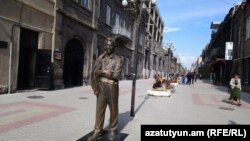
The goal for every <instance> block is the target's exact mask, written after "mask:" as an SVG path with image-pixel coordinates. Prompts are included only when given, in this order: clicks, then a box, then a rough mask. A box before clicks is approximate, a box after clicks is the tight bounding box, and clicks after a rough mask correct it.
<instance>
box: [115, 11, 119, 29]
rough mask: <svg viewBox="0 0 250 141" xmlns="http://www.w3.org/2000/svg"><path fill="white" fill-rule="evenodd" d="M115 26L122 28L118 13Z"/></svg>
mask: <svg viewBox="0 0 250 141" xmlns="http://www.w3.org/2000/svg"><path fill="white" fill-rule="evenodd" d="M115 27H116V28H120V15H119V14H117V13H116V15H115Z"/></svg>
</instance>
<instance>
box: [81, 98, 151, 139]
mask: <svg viewBox="0 0 250 141" xmlns="http://www.w3.org/2000/svg"><path fill="white" fill-rule="evenodd" d="M148 99H149V96H148V95H146V96H145V97H144V100H143V101H142V103H141V104H140V105H139V106H138V107H137V109H136V110H135V114H136V113H137V112H138V111H139V110H140V108H141V107H142V106H143V104H145V102H146V101H147V100H148ZM133 118H134V117H131V116H130V111H126V112H124V113H120V114H119V115H118V120H119V121H118V127H117V137H116V141H123V140H125V138H126V137H127V136H128V134H125V133H121V131H122V130H123V129H124V128H125V127H126V125H127V124H128V123H129V122H130V121H132V120H133ZM108 130H109V127H108V126H106V127H105V128H104V132H103V134H102V135H101V137H99V138H98V140H96V141H107V140H108ZM92 134H93V131H91V132H89V133H88V134H86V135H84V136H83V137H82V138H80V139H79V140H77V141H87V140H88V138H89V137H90V136H91V135H92Z"/></svg>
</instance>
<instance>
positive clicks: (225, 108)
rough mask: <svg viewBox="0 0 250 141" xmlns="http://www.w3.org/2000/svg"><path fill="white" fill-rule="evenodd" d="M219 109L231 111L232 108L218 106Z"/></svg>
mask: <svg viewBox="0 0 250 141" xmlns="http://www.w3.org/2000/svg"><path fill="white" fill-rule="evenodd" d="M219 109H221V110H227V111H233V110H234V109H233V108H228V107H219Z"/></svg>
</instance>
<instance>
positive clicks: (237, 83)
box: [229, 73, 241, 106]
mask: <svg viewBox="0 0 250 141" xmlns="http://www.w3.org/2000/svg"><path fill="white" fill-rule="evenodd" d="M230 87H231V95H230V98H229V99H230V100H231V103H232V104H233V105H237V106H240V105H241V103H240V95H241V80H240V77H239V75H238V74H237V73H236V74H235V75H234V77H233V78H231V80H230Z"/></svg>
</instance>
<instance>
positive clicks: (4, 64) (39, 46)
mask: <svg viewBox="0 0 250 141" xmlns="http://www.w3.org/2000/svg"><path fill="white" fill-rule="evenodd" d="M0 3H1V5H0V42H1V47H0V60H1V61H0V66H1V68H0V76H1V79H0V85H1V87H0V92H1V93H3V92H4V93H6V92H7V91H9V92H10V91H12V92H15V91H16V90H24V89H32V88H35V86H38V85H39V87H44V86H42V84H41V83H40V82H41V81H49V80H48V79H49V78H48V77H47V78H41V77H39V72H38V71H36V70H37V68H38V67H39V64H41V60H44V63H47V62H48V63H50V61H51V58H50V54H48V55H49V56H48V57H47V58H44V59H43V58H42V57H43V56H41V55H40V54H43V52H47V51H50V50H51V48H52V39H53V27H54V26H53V25H54V6H55V1H54V0H44V1H33V0H25V1H23V0H1V1H0ZM45 69H46V68H45ZM46 71H50V70H49V68H48V70H46Z"/></svg>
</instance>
